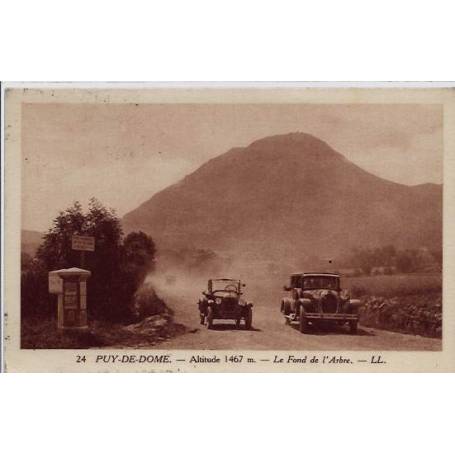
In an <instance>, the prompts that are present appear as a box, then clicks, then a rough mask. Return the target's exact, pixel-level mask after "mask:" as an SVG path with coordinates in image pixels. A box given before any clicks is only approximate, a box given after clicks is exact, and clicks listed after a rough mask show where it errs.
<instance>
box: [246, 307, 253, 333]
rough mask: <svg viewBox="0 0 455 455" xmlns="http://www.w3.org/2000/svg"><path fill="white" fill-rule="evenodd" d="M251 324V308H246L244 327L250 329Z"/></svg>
mask: <svg viewBox="0 0 455 455" xmlns="http://www.w3.org/2000/svg"><path fill="white" fill-rule="evenodd" d="M252 324H253V310H252V309H251V308H248V310H247V313H246V316H245V329H246V330H250V329H251V325H252Z"/></svg>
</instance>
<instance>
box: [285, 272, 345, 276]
mask: <svg viewBox="0 0 455 455" xmlns="http://www.w3.org/2000/svg"><path fill="white" fill-rule="evenodd" d="M321 275H322V276H335V277H339V276H340V274H339V273H335V272H303V273H293V274H292V275H291V276H321Z"/></svg>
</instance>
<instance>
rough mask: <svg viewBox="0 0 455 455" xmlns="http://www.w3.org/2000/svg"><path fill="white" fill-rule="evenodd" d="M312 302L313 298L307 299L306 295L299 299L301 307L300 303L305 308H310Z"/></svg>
mask: <svg viewBox="0 0 455 455" xmlns="http://www.w3.org/2000/svg"><path fill="white" fill-rule="evenodd" d="M311 304H312V302H311V300H310V299H307V298H306V297H304V298H300V299H299V307H300V305H302V306H303V308H305V309H306V308H308V307H309V306H310V305H311Z"/></svg>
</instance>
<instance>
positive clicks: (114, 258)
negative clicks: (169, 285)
mask: <svg viewBox="0 0 455 455" xmlns="http://www.w3.org/2000/svg"><path fill="white" fill-rule="evenodd" d="M74 234H78V235H88V236H93V237H95V252H89V253H87V254H86V260H85V264H84V268H86V269H88V270H90V271H91V272H92V276H91V278H90V279H89V280H88V288H87V291H88V292H87V294H88V310H89V314H90V316H91V317H92V318H95V319H99V320H106V321H108V320H110V321H117V322H121V321H123V322H128V321H129V320H130V319H131V318H132V307H133V304H134V302H133V299H134V294H135V292H136V290H137V289H138V288H139V286H140V285H141V284H142V281H143V280H144V278H145V276H146V275H147V273H148V272H149V271H151V270H152V269H153V267H154V261H155V254H156V248H155V244H154V242H153V240H152V239H151V238H150V237H149V236H147V235H146V234H144V233H142V232H139V233H131V234H129V235H128V236H127V237H126V238H125V241H123V232H122V228H121V224H120V220H119V219H118V217H117V216H116V214H115V211H114V210H112V209H107V208H106V207H104V206H103V205H102V204H101V203H100V202H99V201H97V200H96V199H91V200H90V202H89V207H88V211H87V213H84V211H83V209H82V206H81V204H80V203H79V202H76V203H74V204H73V206H71V207H69V208H68V209H66V210H64V211H61V212H60V213H59V215H58V216H57V217H56V218H55V219H54V221H53V224H52V227H51V228H50V229H49V231H48V232H47V233H46V234H45V235H44V238H43V243H42V244H41V246H40V247H39V249H38V251H37V253H36V256H35V258H33V259H31V258H27V257H25V256H24V257H23V258H22V259H23V261H22V283H21V289H22V296H21V301H22V306H21V309H22V316H23V317H28V316H35V317H36V316H51V315H52V313H53V312H55V301H54V302H53V300H55V296H51V295H49V293H48V289H47V280H48V272H49V271H51V270H57V269H62V268H69V267H81V263H80V252H78V251H74V250H72V248H71V241H72V236H73V235H74Z"/></svg>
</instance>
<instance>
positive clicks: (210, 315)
mask: <svg viewBox="0 0 455 455" xmlns="http://www.w3.org/2000/svg"><path fill="white" fill-rule="evenodd" d="M206 320H207V328H208V329H212V328H213V308H212V307H211V306H209V307H208V308H207V317H206Z"/></svg>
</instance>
